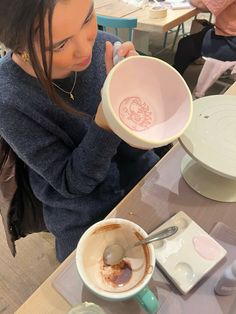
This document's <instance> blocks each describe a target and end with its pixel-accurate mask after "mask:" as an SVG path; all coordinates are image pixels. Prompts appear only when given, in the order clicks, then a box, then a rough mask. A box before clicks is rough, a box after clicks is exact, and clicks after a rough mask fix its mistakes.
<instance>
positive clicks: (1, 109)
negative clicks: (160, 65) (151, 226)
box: [0, 0, 159, 261]
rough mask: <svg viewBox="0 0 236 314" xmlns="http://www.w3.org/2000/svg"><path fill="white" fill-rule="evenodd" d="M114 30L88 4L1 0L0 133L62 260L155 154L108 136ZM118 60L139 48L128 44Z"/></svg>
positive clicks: (152, 162) (68, 0) (145, 169)
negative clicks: (104, 100) (105, 106)
mask: <svg viewBox="0 0 236 314" xmlns="http://www.w3.org/2000/svg"><path fill="white" fill-rule="evenodd" d="M115 41H117V38H116V37H115V36H112V35H109V34H108V33H105V32H100V31H97V23H96V16H95V12H94V5H93V1H92V0H88V1H84V0H66V1H62V0H24V1H19V0H1V1H0V42H2V43H4V44H5V45H6V47H7V48H9V49H10V51H9V52H8V53H7V55H6V56H5V57H4V58H2V59H1V61H0V136H1V137H2V139H3V140H4V142H5V144H6V145H8V149H9V148H10V150H12V151H13V152H14V153H15V155H16V156H17V158H18V159H20V160H21V161H22V162H23V163H24V170H25V172H26V175H27V177H28V179H29V184H30V187H31V188H32V191H33V193H34V195H35V196H36V198H37V199H38V200H39V201H40V202H41V203H42V206H43V217H44V220H45V224H46V227H47V229H48V230H49V231H50V232H51V233H53V234H54V236H55V240H56V254H57V258H58V260H59V261H63V260H64V259H65V258H66V257H67V256H68V255H69V254H70V253H71V252H72V251H73V250H74V249H75V248H76V245H77V243H78V240H79V238H80V237H81V235H82V234H83V232H84V231H85V230H86V229H87V228H88V227H89V226H91V225H92V224H94V223H95V222H97V221H99V220H101V219H103V218H104V217H105V216H106V215H107V214H108V213H109V212H110V211H111V210H112V209H113V208H114V206H115V205H116V204H117V203H118V202H119V201H120V200H121V199H122V198H123V197H124V196H125V195H126V194H127V193H128V191H129V190H130V189H131V188H132V187H133V186H134V185H135V184H136V183H137V182H138V181H139V180H140V179H141V178H142V177H143V176H144V175H145V174H146V173H147V172H148V171H149V169H150V168H151V167H153V166H154V165H155V163H156V162H157V161H158V160H159V157H158V155H157V154H156V153H155V152H154V151H153V150H149V151H145V150H141V149H137V148H133V147H131V146H129V145H128V144H126V143H125V142H123V141H122V140H121V139H120V138H119V137H118V136H117V135H116V134H114V133H113V132H112V131H111V130H110V128H109V125H108V123H107V121H106V119H105V117H104V114H103V110H102V104H101V89H102V86H103V83H104V80H105V78H106V75H107V73H108V72H109V70H110V69H111V68H112V67H113V62H112V44H113V43H114V42H115ZM119 54H120V56H124V57H129V56H130V55H134V54H137V53H136V51H135V48H134V46H133V44H132V43H131V42H125V43H123V44H122V45H121V47H120V49H119Z"/></svg>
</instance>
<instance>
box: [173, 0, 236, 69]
mask: <svg viewBox="0 0 236 314" xmlns="http://www.w3.org/2000/svg"><path fill="white" fill-rule="evenodd" d="M190 3H191V4H192V5H193V6H195V7H196V8H198V9H199V10H200V11H201V12H211V13H212V14H214V16H215V25H213V24H211V23H205V24H206V25H205V27H204V28H203V29H202V30H201V31H200V32H198V33H195V34H192V35H189V36H186V37H184V38H182V39H181V40H180V41H179V44H178V48H177V51H176V54H175V58H174V65H173V66H174V67H175V69H176V70H178V71H179V73H180V74H184V72H185V70H186V69H187V68H188V66H189V65H190V64H191V63H193V62H194V61H195V60H196V59H198V58H199V57H201V56H204V57H208V58H214V59H218V60H221V61H235V60H236V58H235V52H236V19H235V16H236V0H224V1H222V0H190Z"/></svg>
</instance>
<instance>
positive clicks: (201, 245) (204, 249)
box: [192, 236, 221, 260]
mask: <svg viewBox="0 0 236 314" xmlns="http://www.w3.org/2000/svg"><path fill="white" fill-rule="evenodd" d="M192 241H193V245H194V248H195V250H196V251H197V253H198V254H199V255H200V256H201V257H203V258H205V259H208V260H215V259H217V258H218V257H219V256H220V253H221V251H220V248H219V246H218V245H217V243H215V242H214V241H213V240H212V239H211V238H208V237H206V236H196V237H193V240H192Z"/></svg>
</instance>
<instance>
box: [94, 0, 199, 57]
mask: <svg viewBox="0 0 236 314" xmlns="http://www.w3.org/2000/svg"><path fill="white" fill-rule="evenodd" d="M94 6H95V9H96V13H97V14H101V15H105V16H112V17H126V18H137V19H138V27H137V29H135V32H134V39H133V41H134V43H135V47H136V49H137V50H140V51H142V52H145V53H147V54H148V53H149V52H148V49H147V47H148V42H149V36H148V32H159V33H166V32H168V31H169V30H171V29H172V28H174V27H176V26H179V25H180V24H182V23H184V22H185V21H187V20H189V19H190V18H192V17H194V16H196V15H197V14H198V13H199V11H198V9H196V8H190V9H181V10H172V9H168V12H167V16H166V17H165V18H161V19H151V18H149V15H148V9H149V8H148V7H146V8H144V9H142V8H138V7H136V6H133V5H129V4H127V3H125V2H123V1H122V0H94Z"/></svg>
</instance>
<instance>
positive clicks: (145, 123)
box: [119, 96, 153, 131]
mask: <svg viewBox="0 0 236 314" xmlns="http://www.w3.org/2000/svg"><path fill="white" fill-rule="evenodd" d="M119 117H120V120H121V121H122V122H123V123H124V124H125V125H126V126H127V127H128V128H130V129H131V130H134V131H144V130H146V129H148V128H149V127H150V126H151V125H152V124H153V112H152V108H151V106H150V105H149V104H147V103H146V102H144V101H142V99H141V98H140V97H136V96H133V97H127V98H125V99H124V100H123V101H122V102H121V103H120V107H119Z"/></svg>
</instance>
